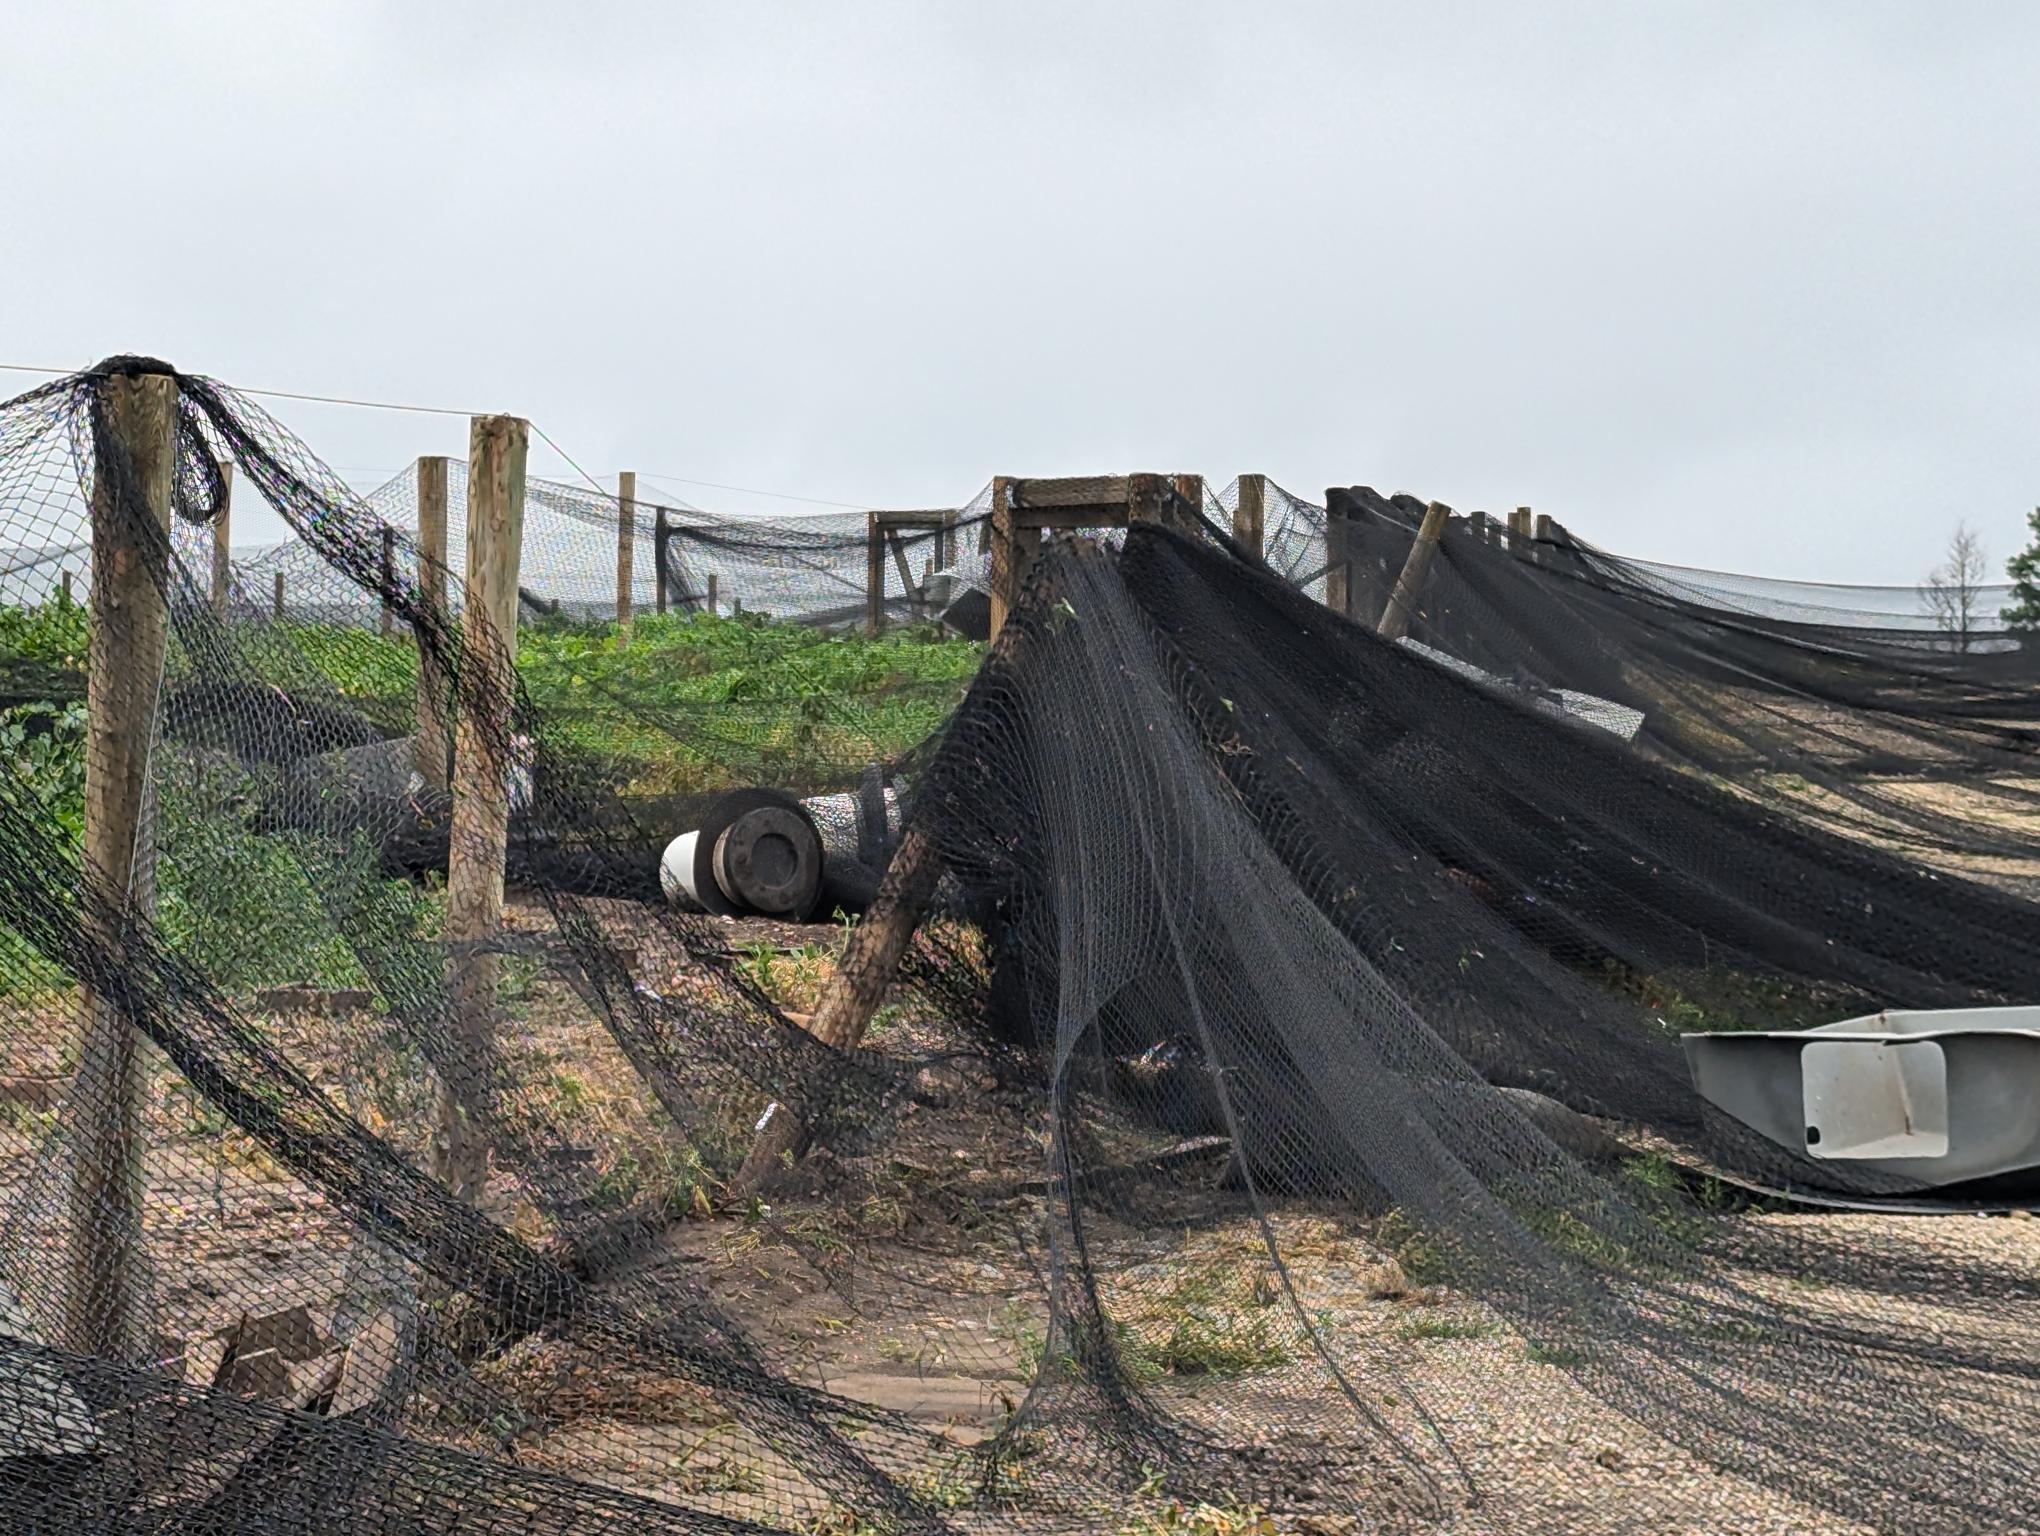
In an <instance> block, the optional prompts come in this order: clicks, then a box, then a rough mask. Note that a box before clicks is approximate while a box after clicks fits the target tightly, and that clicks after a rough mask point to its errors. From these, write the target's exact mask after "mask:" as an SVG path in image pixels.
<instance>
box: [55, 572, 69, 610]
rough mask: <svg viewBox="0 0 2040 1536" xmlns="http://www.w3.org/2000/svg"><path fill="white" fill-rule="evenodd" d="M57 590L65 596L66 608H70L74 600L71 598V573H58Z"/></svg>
mask: <svg viewBox="0 0 2040 1536" xmlns="http://www.w3.org/2000/svg"><path fill="white" fill-rule="evenodd" d="M57 590H58V591H59V592H61V593H62V594H63V600H64V606H65V607H66V608H68V607H70V606H71V603H72V601H73V599H72V597H71V573H70V572H69V571H59V572H57Z"/></svg>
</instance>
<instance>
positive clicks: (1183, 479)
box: [1170, 475, 1204, 533]
mask: <svg viewBox="0 0 2040 1536" xmlns="http://www.w3.org/2000/svg"><path fill="white" fill-rule="evenodd" d="M1170 483H1171V484H1172V485H1173V486H1174V487H1175V489H1176V494H1177V495H1178V496H1180V497H1181V498H1182V499H1183V502H1182V506H1181V507H1179V508H1177V509H1176V516H1175V518H1174V519H1173V521H1174V522H1175V523H1176V526H1178V527H1179V528H1181V529H1182V530H1183V532H1185V533H1190V532H1193V531H1194V530H1195V529H1196V528H1197V527H1198V525H1199V524H1201V523H1202V522H1203V521H1204V476H1202V475H1174V476H1171V477H1170Z"/></svg>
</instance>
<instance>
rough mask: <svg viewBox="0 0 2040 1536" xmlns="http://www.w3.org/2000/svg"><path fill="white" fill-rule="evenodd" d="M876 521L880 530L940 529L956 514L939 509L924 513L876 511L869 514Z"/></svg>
mask: <svg viewBox="0 0 2040 1536" xmlns="http://www.w3.org/2000/svg"><path fill="white" fill-rule="evenodd" d="M871 515H872V516H873V517H875V518H877V519H878V525H879V527H881V528H940V527H943V526H944V525H945V524H946V523H948V522H950V521H951V520H953V519H954V518H955V516H956V514H955V513H954V512H953V511H945V510H943V509H941V508H931V509H929V510H927V511H924V512H911V511H910V512H888V511H877V512H873V513H872V514H871Z"/></svg>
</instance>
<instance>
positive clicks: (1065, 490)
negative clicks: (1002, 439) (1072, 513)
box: [1006, 475, 1132, 507]
mask: <svg viewBox="0 0 2040 1536" xmlns="http://www.w3.org/2000/svg"><path fill="white" fill-rule="evenodd" d="M1131 478H1132V477H1131V476H1128V475H1074V476H1065V477H1062V478H1057V479H1041V480H1016V479H1011V478H1008V480H1007V482H1006V483H1007V484H1008V485H1010V486H1012V487H1013V497H1014V502H1013V504H1014V505H1015V506H1019V507H1123V506H1125V505H1126V501H1127V497H1128V494H1129V492H1128V489H1127V482H1128V481H1129V480H1130V479H1131Z"/></svg>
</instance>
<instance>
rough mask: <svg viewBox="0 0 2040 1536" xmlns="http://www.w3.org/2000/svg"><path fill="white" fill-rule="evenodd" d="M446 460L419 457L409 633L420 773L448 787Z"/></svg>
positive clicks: (450, 755)
mask: <svg viewBox="0 0 2040 1536" xmlns="http://www.w3.org/2000/svg"><path fill="white" fill-rule="evenodd" d="M446 464H447V461H446V460H445V459H443V458H423V459H420V460H419V461H418V606H419V608H420V609H421V610H423V614H424V615H425V617H424V618H423V619H422V620H421V622H420V623H419V624H417V625H416V626H415V627H414V633H413V639H414V641H415V642H416V644H417V647H418V703H417V710H416V713H417V736H416V740H417V744H418V758H417V761H418V774H419V777H421V778H423V779H424V780H425V782H426V784H428V785H429V786H431V787H432V788H433V789H445V788H447V787H448V785H449V783H450V782H451V780H450V778H449V774H448V770H449V768H450V767H451V765H452V761H453V731H452V728H451V719H452V710H453V701H452V698H451V694H452V689H453V680H452V678H451V677H449V676H448V674H447V669H446V661H447V653H448V651H449V650H450V646H449V641H450V640H451V639H452V637H453V611H452V609H451V608H449V607H448V606H447V602H446V570H447V567H446V481H447V474H446Z"/></svg>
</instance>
